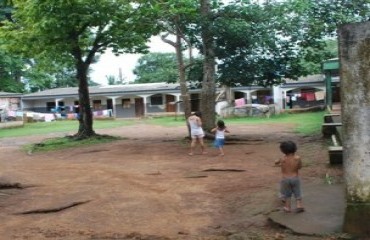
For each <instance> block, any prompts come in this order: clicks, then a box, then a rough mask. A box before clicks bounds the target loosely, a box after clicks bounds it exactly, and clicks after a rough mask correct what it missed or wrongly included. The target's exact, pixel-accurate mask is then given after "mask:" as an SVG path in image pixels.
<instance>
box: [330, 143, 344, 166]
mask: <svg viewBox="0 0 370 240" xmlns="http://www.w3.org/2000/svg"><path fill="white" fill-rule="evenodd" d="M328 151H329V162H330V164H342V163H343V147H342V146H329V147H328Z"/></svg>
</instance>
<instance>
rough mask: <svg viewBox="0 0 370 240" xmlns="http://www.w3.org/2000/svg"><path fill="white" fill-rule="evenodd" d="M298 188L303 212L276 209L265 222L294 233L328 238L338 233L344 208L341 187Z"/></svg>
mask: <svg viewBox="0 0 370 240" xmlns="http://www.w3.org/2000/svg"><path fill="white" fill-rule="evenodd" d="M302 189H303V203H304V206H305V212H303V213H294V212H292V213H285V212H283V211H281V210H280V211H276V212H272V213H270V215H269V219H270V220H272V221H273V222H275V223H277V224H279V225H282V226H285V227H287V228H289V229H291V230H292V231H293V232H295V233H297V234H305V235H329V234H333V233H340V232H342V228H343V222H344V214H345V208H346V202H345V191H344V186H343V185H342V184H334V185H329V184H324V183H322V184H315V185H307V186H303V188H302ZM293 203H294V201H293ZM293 206H294V204H293Z"/></svg>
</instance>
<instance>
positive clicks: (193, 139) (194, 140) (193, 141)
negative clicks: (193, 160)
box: [189, 138, 197, 155]
mask: <svg viewBox="0 0 370 240" xmlns="http://www.w3.org/2000/svg"><path fill="white" fill-rule="evenodd" d="M196 144H197V139H196V138H192V139H191V144H190V152H189V155H193V154H194V148H195V145H196Z"/></svg>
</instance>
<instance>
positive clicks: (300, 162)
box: [297, 157, 302, 169]
mask: <svg viewBox="0 0 370 240" xmlns="http://www.w3.org/2000/svg"><path fill="white" fill-rule="evenodd" d="M297 161H298V169H301V168H302V160H301V157H298V158H297Z"/></svg>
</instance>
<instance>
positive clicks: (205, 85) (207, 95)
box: [200, 0, 216, 132]
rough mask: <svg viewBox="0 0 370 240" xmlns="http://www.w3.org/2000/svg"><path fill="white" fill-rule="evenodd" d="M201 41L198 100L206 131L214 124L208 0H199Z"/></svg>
mask: <svg viewBox="0 0 370 240" xmlns="http://www.w3.org/2000/svg"><path fill="white" fill-rule="evenodd" d="M200 5H201V10H200V11H201V13H200V14H201V18H202V32H201V36H202V41H203V54H204V64H203V81H202V92H201V100H200V108H201V111H202V115H203V116H202V122H203V128H204V130H205V131H206V132H210V130H211V129H212V128H213V127H214V126H215V91H216V89H215V87H216V85H215V64H216V61H215V53H214V41H213V34H212V30H211V29H212V28H211V24H212V18H211V4H210V1H209V0H200Z"/></svg>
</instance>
